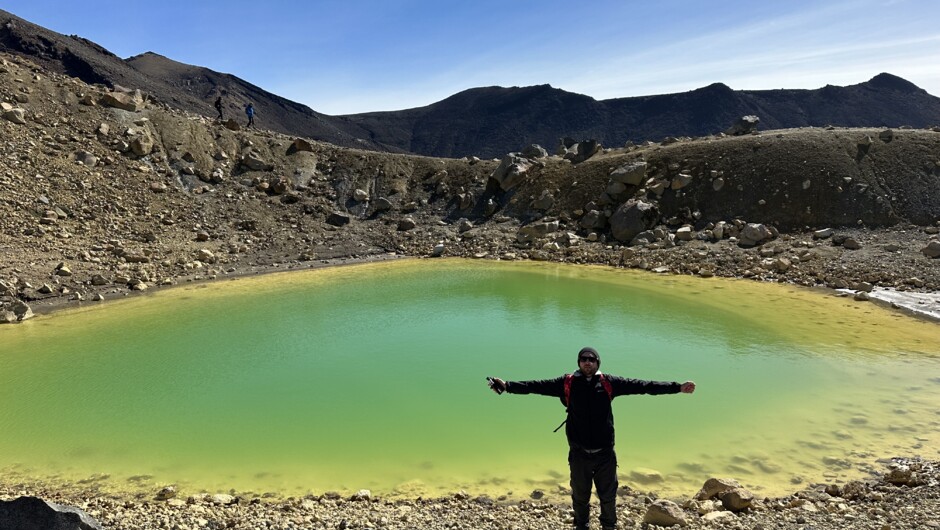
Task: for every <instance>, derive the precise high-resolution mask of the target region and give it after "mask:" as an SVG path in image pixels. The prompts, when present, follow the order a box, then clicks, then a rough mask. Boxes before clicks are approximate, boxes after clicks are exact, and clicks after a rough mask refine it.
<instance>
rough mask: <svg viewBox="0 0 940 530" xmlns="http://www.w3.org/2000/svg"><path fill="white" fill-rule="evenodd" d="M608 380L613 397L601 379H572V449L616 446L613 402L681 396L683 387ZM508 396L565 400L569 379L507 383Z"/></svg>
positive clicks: (569, 431)
mask: <svg viewBox="0 0 940 530" xmlns="http://www.w3.org/2000/svg"><path fill="white" fill-rule="evenodd" d="M598 373H599V372H598ZM604 377H605V378H607V380H608V381H609V382H610V386H611V389H612V390H613V396H608V395H607V390H605V389H604V386H603V385H602V384H601V381H600V378H599V377H598V376H597V375H594V377H592V378H591V379H590V380H588V378H586V377H584V375H583V374H582V373H581V372H580V371H577V372H575V373H574V377H572V379H571V395H570V403H569V404H568V423H567V425H566V426H565V434H567V435H568V445H570V446H571V447H574V448H576V449H588V450H592V449H606V448H608V447H613V446H614V414H613V409H612V408H611V406H610V401H611V399H612V398H614V397H617V396H623V395H627V394H678V393H679V391H680V390H679V388H680V386H681V383H674V382H667V381H643V380H640V379H625V378H623V377H617V376H615V375H607V374H604ZM506 392H509V393H510V394H540V395H543V396H554V397H557V398H560V399H562V400H564V396H565V376H562V377H556V378H555V379H541V380H538V381H507V382H506Z"/></svg>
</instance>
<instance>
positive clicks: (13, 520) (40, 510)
mask: <svg viewBox="0 0 940 530" xmlns="http://www.w3.org/2000/svg"><path fill="white" fill-rule="evenodd" d="M0 528H3V529H4V530H8V529H9V530H102V526H101V524H100V523H99V522H98V521H96V520H94V519H93V518H92V517H91V516H89V515H88V514H87V513H85V512H83V511H82V510H79V509H78V508H73V507H71V506H63V505H61V504H55V503H52V502H48V501H44V500H42V499H40V498H38V497H19V498H18V499H14V500H12V501H0Z"/></svg>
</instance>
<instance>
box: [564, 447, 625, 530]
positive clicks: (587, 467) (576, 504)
mask: <svg viewBox="0 0 940 530" xmlns="http://www.w3.org/2000/svg"><path fill="white" fill-rule="evenodd" d="M568 466H569V467H570V468H571V506H572V508H574V526H575V528H579V529H582V528H588V526H590V505H589V503H590V501H591V484H592V483H593V484H594V486H596V487H597V498H598V499H600V501H601V517H600V520H601V526H602V527H603V528H615V527H616V526H617V455H616V454H615V453H614V448H613V447H611V448H609V449H602V450H600V451H598V452H596V453H591V452H587V451H584V450H581V449H575V448H571V449H570V450H569V451H568Z"/></svg>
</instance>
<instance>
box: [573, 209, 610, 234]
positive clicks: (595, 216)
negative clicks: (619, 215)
mask: <svg viewBox="0 0 940 530" xmlns="http://www.w3.org/2000/svg"><path fill="white" fill-rule="evenodd" d="M579 224H580V225H581V228H584V229H585V230H599V229H602V228H604V227H605V226H607V216H606V215H604V213H603V212H599V211H597V210H589V211H588V212H587V213H586V214H584V215H583V216H582V217H581V220H580V221H579Z"/></svg>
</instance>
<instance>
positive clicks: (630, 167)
mask: <svg viewBox="0 0 940 530" xmlns="http://www.w3.org/2000/svg"><path fill="white" fill-rule="evenodd" d="M610 180H612V181H614V182H619V183H621V184H629V185H631V186H639V185H640V183H642V182H643V181H644V180H646V162H644V161H639V162H631V163H629V164H624V165H622V166H620V167H618V168H617V169H615V170H613V171H611V173H610Z"/></svg>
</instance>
